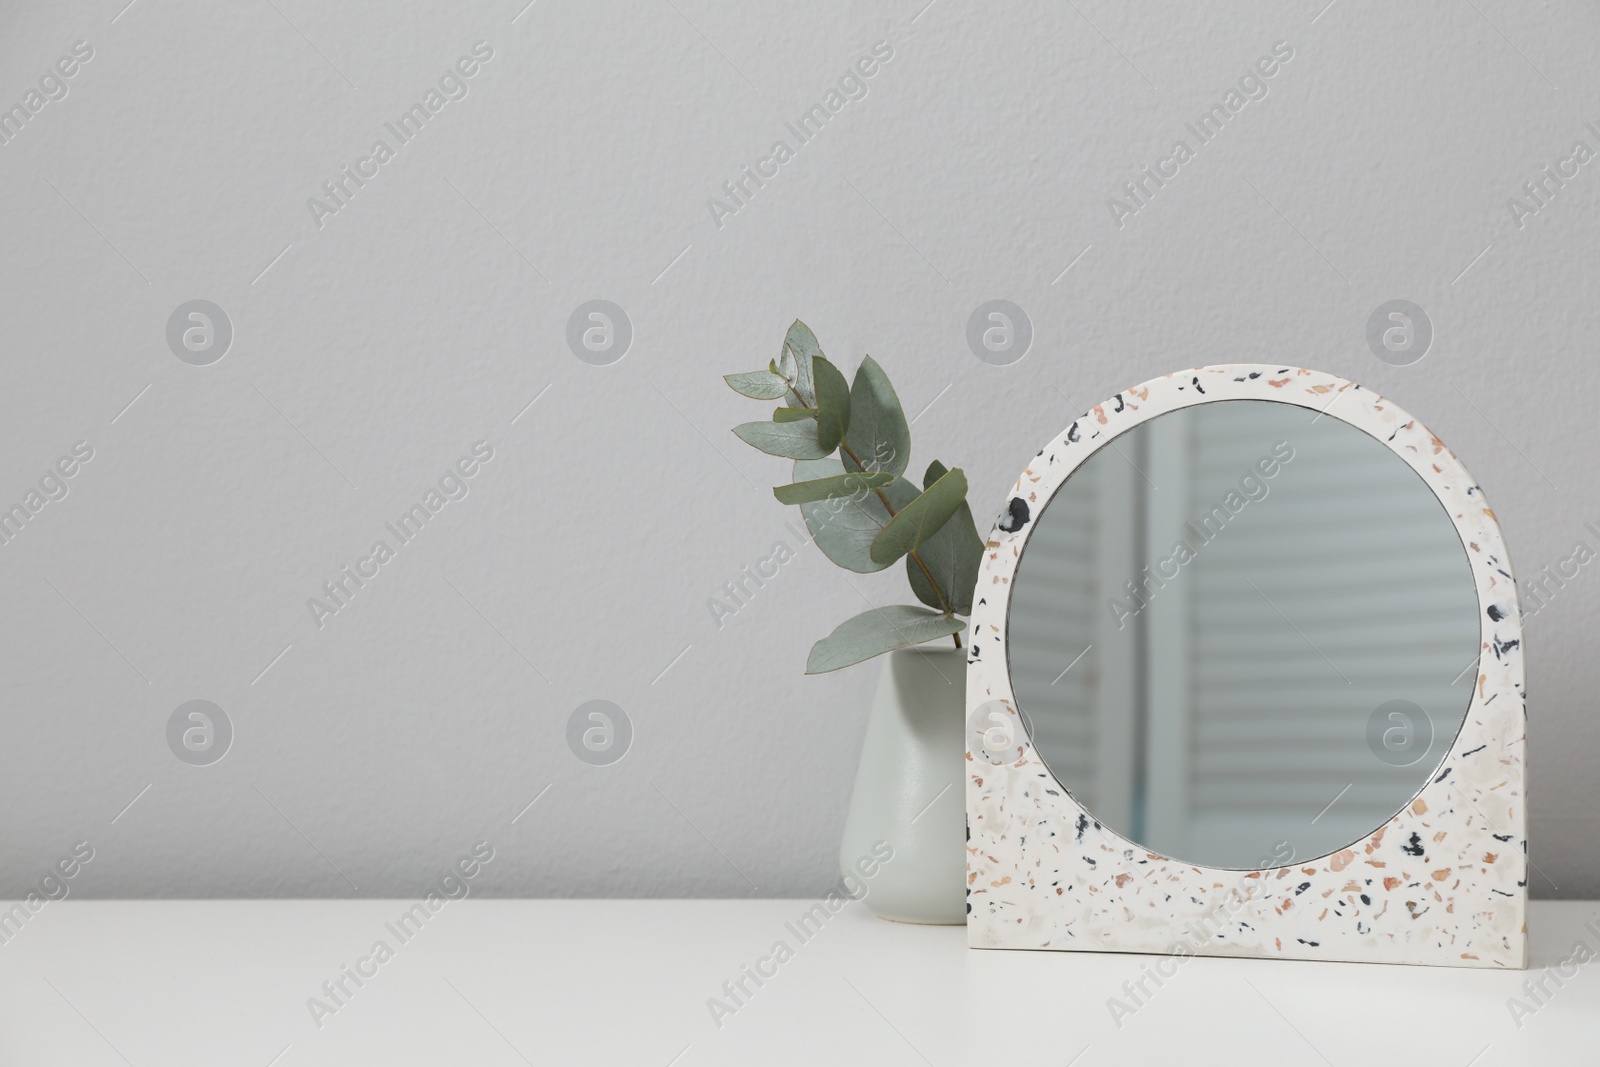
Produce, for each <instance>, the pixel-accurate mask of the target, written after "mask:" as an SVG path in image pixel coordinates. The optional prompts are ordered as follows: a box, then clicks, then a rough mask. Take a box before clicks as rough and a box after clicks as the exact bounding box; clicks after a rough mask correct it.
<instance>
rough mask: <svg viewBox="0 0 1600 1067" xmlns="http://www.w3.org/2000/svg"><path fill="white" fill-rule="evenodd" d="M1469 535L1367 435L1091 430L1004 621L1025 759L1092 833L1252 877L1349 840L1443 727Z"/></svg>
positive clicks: (1209, 417) (1391, 810)
mask: <svg viewBox="0 0 1600 1067" xmlns="http://www.w3.org/2000/svg"><path fill="white" fill-rule="evenodd" d="M1479 634H1480V627H1479V620H1478V600H1477V594H1476V591H1475V589H1474V585H1473V576H1472V572H1471V567H1470V564H1469V562H1468V558H1467V554H1466V550H1465V547H1464V546H1463V545H1462V542H1461V539H1460V537H1459V536H1458V535H1457V533H1456V529H1455V526H1454V523H1453V522H1452V520H1451V517H1450V516H1449V514H1447V513H1446V511H1445V509H1444V507H1443V506H1442V505H1441V504H1440V502H1439V499H1438V498H1437V497H1436V496H1435V495H1434V493H1433V491H1432V490H1431V489H1430V488H1429V487H1428V486H1427V485H1426V484H1425V483H1424V482H1423V481H1422V479H1421V478H1420V477H1419V476H1418V475H1417V474H1416V473H1415V472H1414V471H1412V470H1411V469H1410V468H1409V467H1408V466H1407V465H1406V463H1405V462H1404V461H1402V460H1401V459H1400V458H1399V457H1398V456H1396V455H1395V454H1394V453H1393V452H1391V451H1390V450H1389V448H1388V447H1387V446H1386V445H1385V444H1384V443H1383V442H1382V441H1379V440H1377V439H1375V438H1373V437H1370V436H1369V435H1368V434H1366V433H1365V432H1363V431H1361V430H1358V429H1356V428H1355V427H1353V426H1350V425H1348V424H1346V423H1344V422H1341V421H1339V419H1338V418H1336V417H1335V416H1333V415H1327V414H1318V413H1317V412H1316V411H1313V410H1309V409H1307V408H1304V407H1299V406H1295V405H1291V404H1279V403H1272V402H1269V401H1257V400H1233V401H1220V402H1214V403H1205V404H1199V405H1195V406H1192V407H1186V408H1182V409H1180V410H1178V411H1174V412H1171V413H1169V414H1166V415H1162V416H1159V417H1157V418H1155V419H1152V420H1150V421H1148V422H1144V423H1141V424H1139V425H1137V426H1135V427H1134V428H1132V429H1131V430H1129V431H1128V432H1126V433H1123V434H1121V435H1119V436H1116V437H1113V438H1111V439H1110V440H1108V441H1106V442H1105V443H1104V444H1103V445H1101V446H1100V448H1099V449H1098V450H1097V451H1095V452H1094V453H1093V454H1092V455H1090V456H1089V457H1088V458H1087V459H1086V460H1085V461H1084V462H1083V464H1082V465H1081V466H1080V467H1079V468H1078V469H1077V470H1076V471H1074V472H1073V474H1072V475H1071V477H1069V478H1068V479H1067V481H1066V482H1065V483H1064V484H1063V485H1062V487H1061V488H1060V490H1059V491H1058V492H1057V493H1056V494H1055V496H1054V497H1053V498H1052V499H1051V500H1049V501H1048V503H1047V504H1046V505H1045V507H1044V511H1043V513H1042V514H1041V515H1039V516H1038V518H1037V519H1036V520H1035V523H1034V529H1033V530H1032V532H1031V534H1030V536H1029V538H1028V540H1027V543H1026V547H1025V549H1024V551H1023V553H1022V556H1021V558H1020V559H1019V561H1018V563H1017V570H1016V576H1015V579H1014V581H1013V583H1012V587H1011V599H1010V611H1009V617H1008V620H1007V625H1006V641H1007V662H1008V664H1009V669H1010V675H1011V685H1012V691H1013V693H1014V695H1015V697H1016V703H1017V709H1018V711H1019V712H1020V713H1021V715H1022V719H1023V722H1024V726H1025V728H1026V729H1027V730H1028V733H1029V736H1030V739H1031V740H1032V743H1033V747H1034V750H1035V751H1036V752H1037V754H1038V755H1039V757H1040V758H1041V759H1042V760H1043V761H1044V763H1045V764H1046V765H1047V766H1048V767H1049V768H1050V770H1051V772H1052V773H1053V774H1054V775H1055V777H1056V778H1057V779H1058V780H1059V781H1060V782H1061V783H1062V785H1064V786H1065V787H1066V788H1067V789H1068V790H1069V791H1070V792H1071V793H1072V795H1073V797H1074V798H1075V799H1076V800H1077V801H1078V802H1079V803H1080V804H1081V805H1082V806H1083V807H1084V808H1086V809H1087V810H1088V811H1089V812H1090V813H1092V815H1093V817H1094V818H1096V819H1097V820H1099V821H1100V822H1101V823H1102V824H1103V825H1104V826H1106V827H1109V828H1110V829H1112V830H1114V831H1116V832H1117V833H1119V834H1121V835H1122V836H1123V837H1125V838H1127V839H1128V840H1130V841H1133V842H1136V843H1138V844H1139V845H1140V846H1142V847H1144V848H1146V849H1148V850H1150V851H1151V852H1155V853H1159V854H1161V855H1164V856H1168V857H1171V858H1173V859H1177V860H1181V861H1184V862H1187V863H1193V864H1199V865H1203V866H1209V867H1221V868H1233V869H1250V868H1263V867H1280V866H1286V865H1288V864H1290V863H1294V862H1305V861H1309V860H1312V859H1315V858H1317V857H1321V856H1326V855H1328V854H1330V853H1332V852H1336V851H1338V850H1339V849H1341V848H1343V847H1345V846H1346V845H1349V844H1350V843H1352V842H1355V841H1359V840H1361V839H1362V838H1364V837H1366V836H1367V835H1369V834H1370V833H1372V831H1373V830H1375V829H1376V828H1377V827H1379V826H1381V825H1382V824H1383V823H1384V822H1386V821H1387V820H1389V819H1390V818H1392V817H1393V816H1394V815H1395V813H1396V812H1398V811H1399V810H1400V809H1401V808H1403V807H1404V806H1405V805H1407V804H1408V803H1410V802H1411V800H1412V798H1413V797H1415V796H1416V794H1417V792H1418V791H1419V790H1421V789H1422V787H1423V786H1424V785H1426V784H1427V782H1428V781H1429V780H1430V778H1432V777H1433V776H1434V775H1435V774H1436V773H1437V769H1438V767H1439V765H1440V763H1441V761H1442V760H1443V758H1444V755H1445V753H1446V752H1447V751H1448V750H1449V747H1450V744H1451V742H1452V741H1453V740H1454V738H1455V736H1456V733H1457V732H1458V731H1459V729H1460V728H1461V724H1462V721H1463V719H1464V718H1465V716H1466V713H1467V707H1468V704H1469V701H1470V698H1471V695H1472V693H1471V691H1472V686H1473V684H1474V680H1475V678H1476V672H1475V671H1474V670H1473V669H1472V667H1473V665H1474V663H1476V661H1477V655H1478V650H1479Z"/></svg>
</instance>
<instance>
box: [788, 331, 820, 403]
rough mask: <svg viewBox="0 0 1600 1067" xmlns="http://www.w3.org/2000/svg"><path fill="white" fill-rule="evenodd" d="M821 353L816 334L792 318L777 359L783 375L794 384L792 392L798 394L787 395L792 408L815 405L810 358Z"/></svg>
mask: <svg viewBox="0 0 1600 1067" xmlns="http://www.w3.org/2000/svg"><path fill="white" fill-rule="evenodd" d="M820 355H822V346H821V345H819V344H817V335H816V334H814V333H812V332H811V327H809V326H807V325H806V324H805V323H803V322H801V321H800V320H799V319H795V320H794V324H793V325H792V326H790V327H789V333H788V335H787V336H786V337H784V339H783V356H782V357H781V358H780V359H779V360H778V366H779V368H780V369H781V370H782V371H783V375H784V377H786V378H788V379H789V381H790V382H792V383H793V385H794V392H795V394H797V395H798V396H799V399H798V400H796V399H795V397H794V396H790V397H789V406H790V407H792V408H814V407H816V406H817V390H816V386H815V385H813V384H812V378H811V360H812V359H813V358H815V357H817V356H820Z"/></svg>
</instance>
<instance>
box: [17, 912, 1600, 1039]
mask: <svg viewBox="0 0 1600 1067" xmlns="http://www.w3.org/2000/svg"><path fill="white" fill-rule="evenodd" d="M412 903H414V902H410V901H382V900H364V901H137V902H135V901H77V900H67V901H62V902H58V903H50V904H47V905H46V906H45V907H44V908H43V909H41V910H40V911H39V912H38V914H37V915H35V916H34V917H33V918H32V919H31V920H30V921H29V922H28V923H27V924H26V925H24V926H23V928H22V929H21V930H20V932H18V933H16V934H15V935H13V936H12V937H10V939H9V940H8V941H6V942H5V943H4V944H0V1012H3V1018H0V1064H4V1065H6V1067H9V1065H12V1064H18V1065H29V1067H33V1065H41V1064H72V1065H74V1067H95V1065H100V1064H106V1065H118V1064H133V1065H136V1067H145V1065H156V1064H162V1065H166V1064H205V1065H207V1067H215V1065H218V1064H232V1065H244V1067H267V1065H268V1064H273V1065H274V1067H302V1065H307V1064H341V1065H343V1064H385V1065H410V1064H429V1065H435V1064H485V1065H501V1064H505V1065H515V1064H522V1063H532V1064H539V1065H541V1067H543V1065H544V1064H638V1065H643V1067H668V1065H669V1064H672V1065H675V1067H699V1065H703V1064H739V1065H741V1067H744V1065H766V1064H806V1065H808V1067H810V1065H819V1064H828V1065H833V1064H874V1065H878V1064H891V1065H893V1064H906V1065H913V1067H914V1065H918V1064H924V1063H927V1064H936V1065H940V1067H943V1065H946V1064H948V1065H956V1064H971V1063H985V1064H1010V1063H1016V1064H1035V1063H1038V1064H1058V1065H1065V1064H1069V1063H1073V1064H1077V1065H1078V1067H1094V1065H1097V1064H1111V1063H1117V1064H1124V1065H1126V1064H1147V1063H1150V1064H1154V1063H1180V1064H1183V1065H1185V1067H1190V1065H1201V1064H1223V1063H1229V1064H1237V1063H1243V1062H1252V1063H1267V1062H1270V1063H1274V1064H1313V1065H1315V1064H1322V1063H1325V1062H1326V1063H1329V1064H1334V1065H1338V1067H1342V1065H1345V1064H1350V1065H1352V1067H1353V1065H1357V1064H1361V1065H1366V1064H1390V1063H1393V1064H1411V1065H1417V1067H1466V1065H1468V1064H1477V1065H1480V1067H1487V1065H1489V1064H1497V1065H1498V1064H1524V1063H1525V1064H1540V1065H1552V1064H1561V1065H1565V1064H1594V1063H1600V962H1596V963H1590V964H1585V965H1583V966H1581V967H1579V968H1578V970H1577V973H1576V974H1575V975H1574V976H1572V977H1570V978H1566V979H1564V981H1565V984H1564V985H1563V986H1562V987H1560V988H1559V989H1558V988H1557V987H1556V984H1555V982H1554V981H1553V980H1550V979H1547V989H1548V990H1549V994H1548V995H1545V996H1542V997H1541V998H1540V999H1541V1000H1542V1001H1543V1003H1542V1005H1535V1002H1534V1001H1533V1000H1532V999H1530V998H1529V997H1528V996H1527V994H1526V993H1525V992H1524V989H1523V985H1524V983H1525V982H1527V981H1528V980H1530V979H1532V980H1538V979H1539V978H1540V977H1541V975H1542V973H1543V970H1542V969H1544V968H1548V967H1550V966H1552V965H1554V964H1557V963H1559V962H1560V961H1562V960H1563V959H1565V958H1567V957H1569V956H1570V955H1571V954H1572V949H1573V946H1574V945H1575V944H1576V943H1578V942H1580V941H1581V942H1583V943H1584V944H1586V945H1587V946H1588V947H1589V948H1591V949H1594V950H1596V951H1597V952H1600V937H1597V935H1596V933H1595V930H1600V903H1596V902H1563V903H1554V902H1552V903H1536V904H1535V905H1534V906H1533V908H1532V918H1531V919H1530V923H1529V928H1530V931H1531V934H1532V939H1533V942H1532V943H1533V951H1532V963H1533V968H1532V969H1530V970H1529V971H1526V972H1488V971H1476V970H1453V969H1449V970H1447V969H1430V968H1421V967H1385V966H1373V965H1364V966H1363V965H1351V964H1334V963H1294V962H1282V961H1265V960H1260V961H1257V960H1229V959H1194V960H1189V961H1187V962H1185V963H1184V964H1183V965H1182V967H1181V968H1179V969H1178V971H1177V973H1176V974H1175V975H1174V976H1173V977H1171V978H1169V979H1167V980H1166V982H1165V985H1163V986H1162V987H1160V988H1159V989H1158V988H1156V987H1155V986H1154V985H1153V984H1151V983H1149V982H1148V980H1147V983H1146V985H1147V988H1149V989H1151V990H1152V991H1153V993H1154V995H1153V996H1151V997H1150V998H1149V999H1148V1001H1147V1003H1145V1004H1144V1005H1143V1006H1142V1007H1140V1008H1139V1010H1138V1011H1137V1012H1136V1013H1135V1014H1133V1015H1132V1016H1131V1017H1128V1018H1125V1019H1123V1020H1121V1022H1122V1025H1121V1026H1120V1027H1119V1026H1118V1025H1117V1023H1116V1021H1114V1020H1113V1018H1112V1015H1111V1012H1110V1010H1109V1008H1108V1006H1107V1001H1108V998H1110V997H1113V996H1125V994H1124V993H1123V990H1122V986H1123V983H1124V982H1126V981H1129V980H1137V979H1138V978H1139V977H1140V975H1141V973H1142V972H1143V970H1144V968H1145V967H1146V966H1147V965H1149V964H1150V963H1152V962H1155V961H1156V960H1157V959H1158V957H1151V956H1135V955H1099V954H1086V953H1046V952H993V951H972V950H969V949H968V948H967V947H966V942H965V931H964V930H963V929H961V928H959V927H918V926H904V925H899V924H895V923H888V922H883V921H881V920H877V919H874V918H873V917H872V916H871V915H869V914H868V913H867V912H866V910H865V909H864V908H862V907H861V906H860V905H858V904H850V905H848V906H846V907H845V908H844V909H843V910H842V911H840V912H839V913H838V914H837V915H835V916H833V917H832V918H831V919H829V921H828V922H827V924H826V925H825V926H824V927H823V928H822V929H821V931H820V932H818V933H816V934H815V935H814V936H812V937H811V938H810V940H808V941H805V942H803V943H802V942H801V941H800V939H799V938H798V937H796V935H795V934H794V933H793V932H792V931H791V930H790V929H789V928H788V927H787V926H786V925H785V924H786V923H790V922H793V921H794V920H796V919H798V918H799V916H800V915H801V914H802V913H803V912H805V911H806V910H807V909H808V908H809V907H810V905H811V903H812V902H807V901H796V900H764V901H752V900H740V901H501V900H464V901H455V902H450V903H447V904H446V905H445V906H444V907H442V908H441V909H440V910H439V911H438V912H437V913H436V914H434V915H432V916H431V917H430V918H429V919H428V920H427V922H426V923H425V924H423V925H422V927H421V929H420V930H418V931H416V932H414V933H413V934H412V935H411V936H410V938H409V940H407V941H405V942H404V943H401V942H400V940H399V939H398V938H397V937H396V936H395V934H394V933H393V932H392V931H391V930H390V929H389V928H388V927H386V925H385V924H386V923H389V922H392V921H394V920H395V919H396V918H397V917H398V916H399V915H400V914H401V913H402V912H403V911H405V910H406V909H407V908H408V907H410V906H411V904H412ZM1586 923H1594V927H1595V928H1594V929H1586V928H1585V924H1586ZM380 939H382V940H384V941H386V942H388V943H389V945H390V947H391V948H394V949H395V951H394V954H393V956H392V958H391V959H389V960H388V961H387V962H384V963H382V964H378V965H377V966H376V970H377V973H376V974H375V975H374V976H373V977H371V978H368V979H365V980H364V981H365V985H364V986H362V987H360V988H357V987H356V986H355V985H354V984H353V983H351V982H350V981H349V980H348V979H347V980H346V985H347V987H348V988H349V989H351V990H353V994H352V995H351V996H350V997H349V998H348V1000H347V1001H346V1002H345V1003H344V1004H343V1006H342V1007H339V1008H338V1009H337V1010H336V1011H335V1012H334V1013H333V1014H332V1015H330V1016H327V1017H325V1018H323V1020H322V1025H321V1026H320V1028H319V1027H318V1026H317V1025H316V1024H315V1023H314V1022H313V1019H312V1013H311V1011H310V1009H309V1008H308V1006H307V1000H308V998H310V997H312V996H314V995H320V994H321V986H322V983H323V982H324V981H325V980H328V979H333V978H337V977H339V975H340V970H341V966H342V965H347V964H350V965H353V964H354V963H355V962H356V961H357V959H358V958H360V957H362V956H364V955H366V954H367V953H368V952H369V951H371V949H372V948H373V945H374V943H375V942H376V941H378V940H380ZM780 940H782V941H785V942H787V943H788V945H789V946H790V948H791V949H793V950H794V952H793V957H792V958H791V959H789V960H788V961H787V962H785V963H783V964H781V965H779V966H778V967H777V973H776V975H775V976H774V977H772V978H770V979H767V980H766V983H765V985H764V987H761V988H759V989H758V988H756V987H755V986H754V985H753V984H751V983H749V982H748V980H747V982H746V985H747V988H749V989H751V990H752V991H753V995H752V996H751V997H750V998H749V999H748V1001H747V1002H746V1003H745V1004H744V1005H743V1006H742V1007H740V1008H739V1009H738V1010H737V1011H736V1012H735V1013H734V1014H733V1015H732V1016H731V1017H726V1018H724V1019H723V1020H722V1025H721V1027H720V1028H719V1027H718V1026H717V1025H716V1023H715V1022H714V1021H713V1019H712V1014H711V1011H710V1009H709V1008H708V1005H707V1001H708V999H709V998H711V997H722V996H724V994H723V990H722V985H723V983H724V981H727V980H730V979H736V978H738V977H739V975H740V970H741V968H742V967H743V966H745V965H750V964H754V963H755V962H756V961H757V959H758V958H760V957H763V956H766V955H767V954H768V953H769V952H770V951H771V950H772V949H773V946H774V943H775V942H777V941H780ZM396 946H397V947H396ZM367 969H369V970H370V969H372V968H371V966H369V967H368V968H367ZM769 969H770V968H769ZM1509 998H1521V999H1522V1000H1523V1001H1524V1002H1525V1003H1527V1004H1528V1005H1529V1006H1530V1007H1537V1009H1538V1010H1537V1011H1535V1012H1534V1013H1533V1014H1531V1015H1528V1016H1526V1017H1524V1018H1522V1019H1521V1020H1520V1026H1519V1025H1518V1021H1517V1020H1514V1019H1513V1017H1512V1014H1511V1011H1510V1009H1509V1008H1508V999H1509ZM329 1003H330V1005H331V1003H332V1002H331V1001H329ZM730 1003H731V1002H730ZM1485 1049H1487V1051H1485ZM1075 1057H1076V1058H1075Z"/></svg>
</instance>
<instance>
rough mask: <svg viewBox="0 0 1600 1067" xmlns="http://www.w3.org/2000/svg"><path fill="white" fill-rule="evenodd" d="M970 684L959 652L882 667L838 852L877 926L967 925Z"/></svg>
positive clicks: (932, 652)
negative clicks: (965, 778) (880, 922)
mask: <svg viewBox="0 0 1600 1067" xmlns="http://www.w3.org/2000/svg"><path fill="white" fill-rule="evenodd" d="M966 680H967V661H966V651H965V650H964V649H956V648H953V647H946V648H942V649H940V648H933V647H926V648H908V649H901V650H899V651H895V652H891V653H889V654H888V656H886V657H885V658H884V660H883V666H882V673H881V674H880V675H879V678H878V691H877V694H876V696H874V698H873V701H872V713H871V716H870V717H869V718H868V720H867V736H866V740H865V742H864V743H863V744H862V746H861V764H860V766H859V767H858V768H857V770H856V784H855V790H854V791H853V792H852V793H851V796H850V811H849V814H848V815H846V817H845V824H844V840H843V842H842V843H841V845H840V848H839V866H840V870H841V872H842V873H844V874H845V875H847V876H848V877H849V878H851V879H854V880H855V882H856V883H859V884H860V885H861V886H862V887H863V890H864V893H865V895H864V896H863V898H862V899H863V900H864V902H865V903H866V905H867V907H868V908H869V909H870V910H871V911H872V912H873V913H874V914H875V915H877V916H878V917H880V918H883V919H893V920H895V921H896V922H911V923H940V924H959V923H964V922H966V918H967V903H966V898H967V894H966V870H967V864H966V837H967V814H966V791H965V790H964V789H963V788H962V768H963V767H964V766H965V760H966V740H965V731H964V729H963V725H962V724H963V717H964V712H965V707H966ZM885 845H887V848H885ZM889 850H892V858H890V859H888V860H887V861H885V862H878V861H880V860H882V859H883V857H884V855H885V854H887V853H888V852H889ZM868 871H871V872H872V873H871V875H870V877H868V876H866V872H868Z"/></svg>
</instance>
